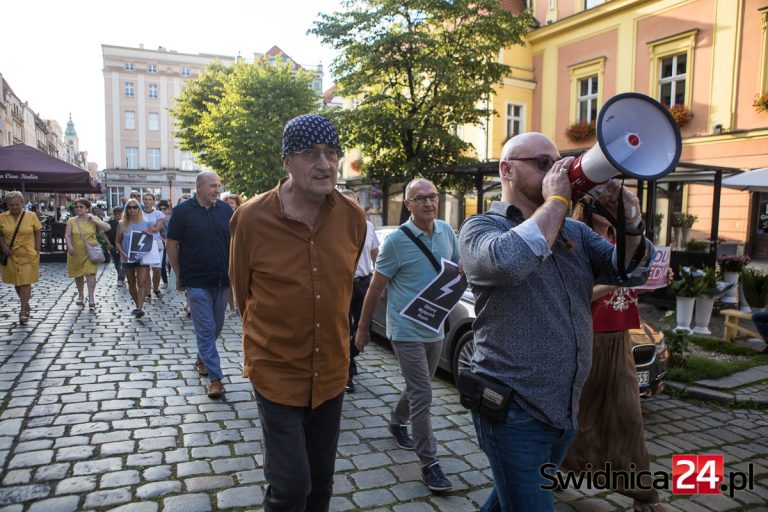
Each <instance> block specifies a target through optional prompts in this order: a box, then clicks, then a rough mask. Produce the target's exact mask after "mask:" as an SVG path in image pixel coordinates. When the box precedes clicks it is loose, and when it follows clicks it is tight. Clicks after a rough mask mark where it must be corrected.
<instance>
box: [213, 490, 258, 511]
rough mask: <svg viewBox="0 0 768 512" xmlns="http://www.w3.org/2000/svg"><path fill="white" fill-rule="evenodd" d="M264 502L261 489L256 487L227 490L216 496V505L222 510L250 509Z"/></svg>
mask: <svg viewBox="0 0 768 512" xmlns="http://www.w3.org/2000/svg"><path fill="white" fill-rule="evenodd" d="M263 500H264V495H263V493H262V490H261V487H259V486H256V485H249V486H245V487H237V488H235V489H227V490H225V491H220V492H218V493H217V494H216V503H217V505H218V507H219V508H220V509H227V508H237V507H250V506H253V505H259V504H261V503H262V501H263Z"/></svg>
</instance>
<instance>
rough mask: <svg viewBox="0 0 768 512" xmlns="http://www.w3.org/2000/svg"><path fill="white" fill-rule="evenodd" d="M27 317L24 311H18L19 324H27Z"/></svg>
mask: <svg viewBox="0 0 768 512" xmlns="http://www.w3.org/2000/svg"><path fill="white" fill-rule="evenodd" d="M28 321H29V317H28V316H27V314H26V313H25V312H24V311H21V312H19V325H27V322H28Z"/></svg>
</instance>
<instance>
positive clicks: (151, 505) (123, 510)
mask: <svg viewBox="0 0 768 512" xmlns="http://www.w3.org/2000/svg"><path fill="white" fill-rule="evenodd" d="M158 506H159V505H158V504H157V503H155V502H153V501H142V502H140V503H126V504H125V505H120V506H119V507H115V508H112V509H110V510H109V512H156V511H157V508H158Z"/></svg>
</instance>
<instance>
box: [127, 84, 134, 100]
mask: <svg viewBox="0 0 768 512" xmlns="http://www.w3.org/2000/svg"><path fill="white" fill-rule="evenodd" d="M125 96H126V98H133V82H125Z"/></svg>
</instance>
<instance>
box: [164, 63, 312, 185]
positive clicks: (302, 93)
mask: <svg viewBox="0 0 768 512" xmlns="http://www.w3.org/2000/svg"><path fill="white" fill-rule="evenodd" d="M312 79H313V74H312V73H311V72H308V71H304V70H302V69H300V68H297V67H296V66H295V65H294V64H293V63H292V62H290V61H286V60H284V59H277V60H275V61H274V62H270V61H269V60H267V58H266V57H264V58H262V59H259V60H257V61H255V62H253V63H252V64H248V63H246V62H244V61H240V62H238V63H236V64H235V65H234V66H231V67H226V66H223V65H221V64H212V65H210V66H208V67H207V68H206V69H205V71H204V73H203V74H202V75H201V76H200V79H199V80H197V81H195V82H189V85H188V87H187V89H186V91H184V92H183V93H182V94H181V96H180V97H179V99H178V101H177V104H176V107H175V108H174V109H173V111H172V113H173V115H174V116H175V118H176V120H177V121H176V127H177V132H176V135H177V137H179V139H180V140H181V147H182V149H185V150H188V151H191V152H192V153H194V154H195V155H196V156H197V158H198V160H199V161H200V162H202V163H203V164H205V165H206V166H208V167H210V168H211V169H213V170H214V171H216V172H217V173H218V174H219V176H221V179H222V181H223V183H224V185H225V187H226V188H227V189H229V190H232V191H236V192H239V193H242V194H245V195H248V196H251V195H254V194H257V193H259V192H263V191H265V190H268V189H271V188H273V187H274V186H275V185H276V184H277V181H278V179H279V178H280V177H281V176H282V174H283V171H282V162H283V160H282V157H281V139H282V134H283V127H284V126H285V123H286V121H288V120H289V119H291V118H293V117H296V116H298V115H300V114H306V113H310V112H314V111H316V110H317V108H318V101H317V96H316V95H315V93H314V92H313V91H312V89H311V87H310V85H311V82H312Z"/></svg>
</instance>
